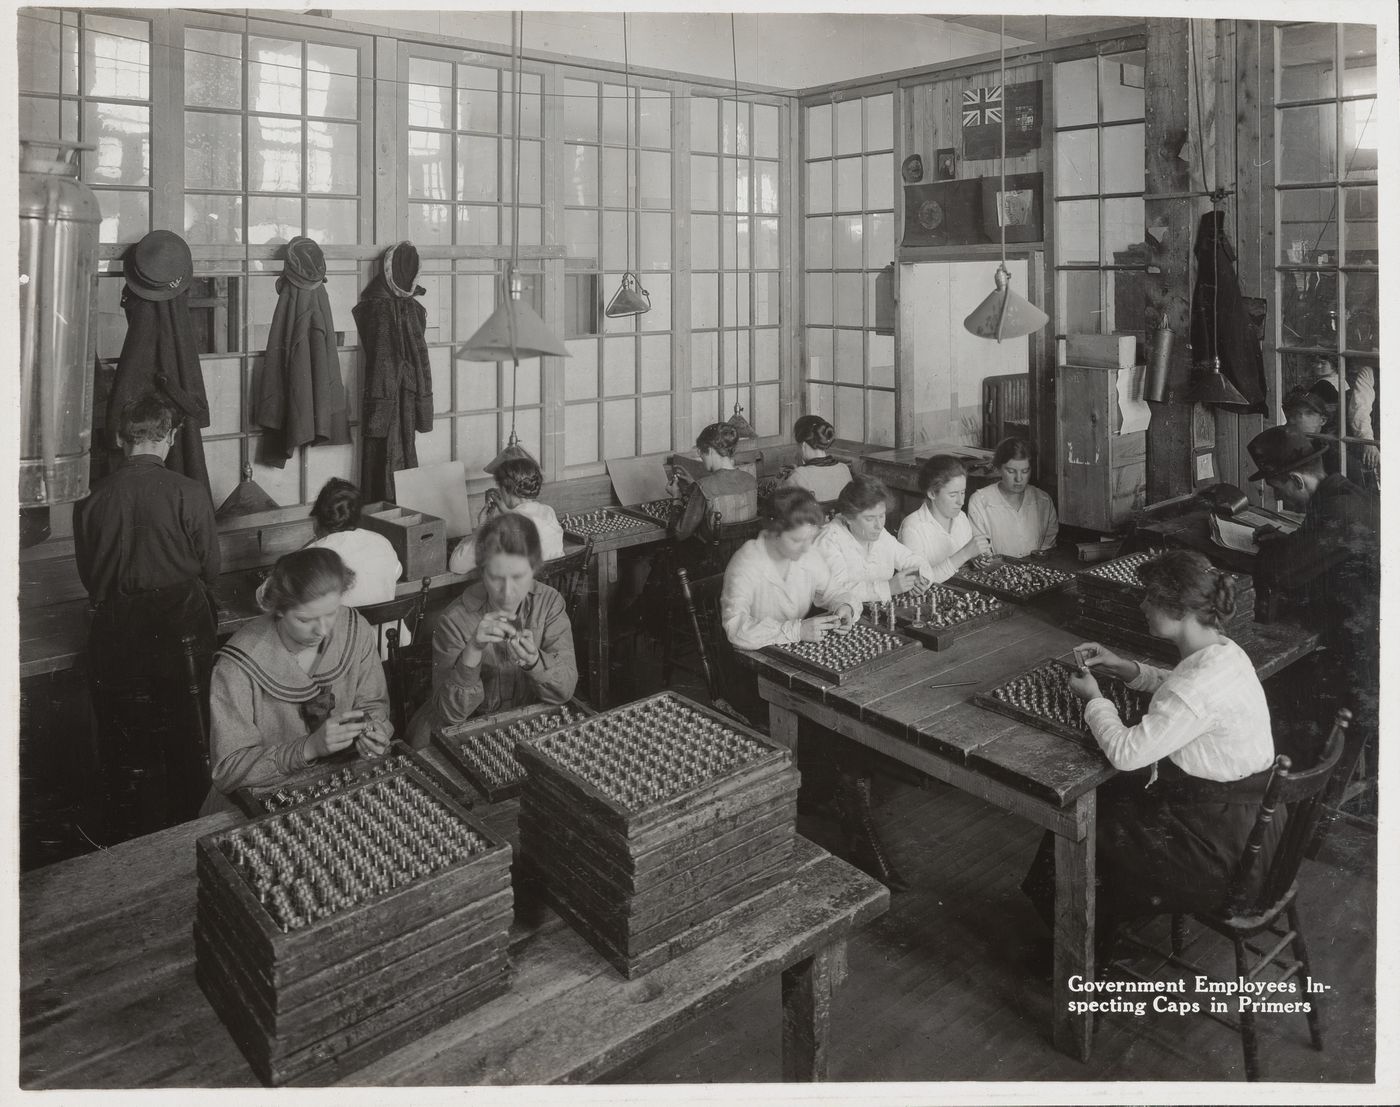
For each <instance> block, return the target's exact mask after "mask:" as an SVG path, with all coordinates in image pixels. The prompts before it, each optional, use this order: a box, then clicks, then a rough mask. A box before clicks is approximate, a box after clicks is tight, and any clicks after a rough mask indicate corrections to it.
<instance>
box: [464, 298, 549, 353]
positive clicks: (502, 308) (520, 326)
mask: <svg viewBox="0 0 1400 1107" xmlns="http://www.w3.org/2000/svg"><path fill="white" fill-rule="evenodd" d="M509 288H510V295H509V296H508V297H506V299H505V301H504V302H503V303H501V304H500V305H499V306H498V307H497V308H496V310H495V311H493V312H492V313H491V315H490V317H489V318H488V319H487V320H486V322H484V323H482V324H481V326H480V327H478V328H477V331H476V334H474V335H472V336H471V338H469V339H468V340H467V344H466V345H465V346H463V347H461V348H460V349H459V350H458V351H457V356H458V357H460V358H464V359H465V360H467V361H519V360H520V359H521V358H523V357H525V358H529V357H568V356H569V351H568V349H567V348H566V347H565V345H564V343H562V342H560V341H559V339H557V338H555V337H554V334H553V332H551V331H550V329H549V328H548V327H547V326H545V324H544V320H543V319H541V318H540V317H539V315H538V314H537V313H536V312H535V309H534V308H532V307H531V306H530V305H529V304H527V303H526V302H525V301H524V300H523V299H521V292H522V291H523V285H522V284H521V282H520V281H519V279H518V278H512V279H511V280H510V282H509Z"/></svg>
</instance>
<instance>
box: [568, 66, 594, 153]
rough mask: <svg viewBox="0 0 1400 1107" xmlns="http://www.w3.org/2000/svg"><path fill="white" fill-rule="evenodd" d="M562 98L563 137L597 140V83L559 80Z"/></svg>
mask: <svg viewBox="0 0 1400 1107" xmlns="http://www.w3.org/2000/svg"><path fill="white" fill-rule="evenodd" d="M559 94H560V95H561V96H562V97H563V99H564V138H565V139H581V140H583V141H585V142H597V141H598V85H597V82H595V81H573V80H569V79H568V78H567V77H566V78H565V79H564V80H563V81H561V82H560V86H559Z"/></svg>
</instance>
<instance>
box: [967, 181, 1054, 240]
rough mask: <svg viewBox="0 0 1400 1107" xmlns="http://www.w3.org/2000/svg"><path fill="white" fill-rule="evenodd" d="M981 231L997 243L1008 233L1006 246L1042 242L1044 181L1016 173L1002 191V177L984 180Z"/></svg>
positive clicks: (1043, 235)
mask: <svg viewBox="0 0 1400 1107" xmlns="http://www.w3.org/2000/svg"><path fill="white" fill-rule="evenodd" d="M981 181H982V227H983V230H984V231H985V232H986V234H987V237H988V238H989V239H990V240H991V241H993V242H996V241H998V239H999V237H1000V233H1001V232H1000V229H1001V228H1002V227H1005V229H1006V241H1007V242H1039V241H1040V240H1041V239H1042V238H1044V237H1045V230H1044V218H1045V217H1044V214H1043V213H1044V210H1045V202H1044V177H1043V176H1042V174H1040V173H1013V174H1012V175H1011V176H1009V177H1007V178H1006V188H1005V189H1004V190H1003V188H1002V182H1001V178H1000V177H983V178H982V179H981Z"/></svg>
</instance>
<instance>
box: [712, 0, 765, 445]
mask: <svg viewBox="0 0 1400 1107" xmlns="http://www.w3.org/2000/svg"><path fill="white" fill-rule="evenodd" d="M729 58H730V61H731V62H732V63H733V66H734V69H733V73H734V155H735V157H736V158H737V157H738V155H739V35H738V30H737V29H736V26H735V21H734V13H733V12H730V13H729ZM723 130H724V117H723V115H721V117H720V131H721V132H723ZM720 139H721V140H720V146H721V148H723V146H724V141H723V134H722V133H721V136H720ZM734 183H735V187H736V188H737V187H738V183H739V182H738V177H737V175H736V177H735V181H734ZM734 207H735V210H736V212H737V210H738V208H739V203H738V197H737V196H736V197H735V204H734ZM738 270H739V216H738V215H737V214H736V215H735V216H734V326H735V328H736V329H735V331H734V359H735V365H734V410H733V411H732V412H730V414H729V418H728V419H726V420H725V422H726V423H728V424H729V425H730V426H731V427H733V428H734V429H735V430H736V431H738V432H739V438H740V439H741V440H742V439H746V438H757V437H758V432H757V431H756V430H754V429H753V424H752V423H750V422H749V421H748V419H746V418H744V405H743V404H741V403H740V402H739V365H738V358H739V331H738V329H737V328H738V326H739V272H738ZM719 349H720V363H719V383H720V404H719V409H720V414H721V415H723V414H724V343H723V342H720V344H719Z"/></svg>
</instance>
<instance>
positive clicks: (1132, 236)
mask: <svg viewBox="0 0 1400 1107" xmlns="http://www.w3.org/2000/svg"><path fill="white" fill-rule="evenodd" d="M1143 226H1144V224H1143V206H1142V199H1141V198H1140V197H1134V198H1132V199H1130V200H1105V201H1104V202H1103V259H1102V260H1103V263H1104V264H1105V265H1139V264H1146V262H1147V256H1146V245H1145V241H1144V237H1143Z"/></svg>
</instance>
